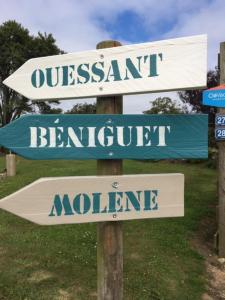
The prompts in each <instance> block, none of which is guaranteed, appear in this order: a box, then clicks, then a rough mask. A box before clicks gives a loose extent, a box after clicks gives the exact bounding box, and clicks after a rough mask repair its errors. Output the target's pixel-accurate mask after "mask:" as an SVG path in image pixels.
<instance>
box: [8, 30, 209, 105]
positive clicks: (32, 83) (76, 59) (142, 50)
mask: <svg viewBox="0 0 225 300" xmlns="http://www.w3.org/2000/svg"><path fill="white" fill-rule="evenodd" d="M206 74H207V37H206V35H197V36H191V37H184V38H177V39H171V40H163V41H158V42H152V43H144V44H136V45H128V46H121V47H114V48H109V49H100V50H92V51H86V52H79V53H71V54H63V55H56V56H48V57H40V58H34V59H31V60H28V61H27V62H26V63H25V64H24V65H22V66H21V67H20V68H19V69H18V70H17V71H16V72H14V73H13V74H12V75H11V76H9V77H8V78H7V79H5V81H4V82H3V83H4V84H5V85H7V86H8V87H10V88H11V89H13V90H15V91H17V92H18V93H20V94H22V95H24V96H25V97H27V98H29V99H35V100H50V99H69V98H82V97H84V98H87V97H95V96H105V95H116V94H117V95H118V94H137V93H146V92H158V91H177V90H181V89H183V90H186V89H193V88H203V87H205V86H206Z"/></svg>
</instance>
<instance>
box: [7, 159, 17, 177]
mask: <svg viewBox="0 0 225 300" xmlns="http://www.w3.org/2000/svg"><path fill="white" fill-rule="evenodd" d="M5 159H6V176H10V177H11V176H15V175H16V155H15V154H6V158H5Z"/></svg>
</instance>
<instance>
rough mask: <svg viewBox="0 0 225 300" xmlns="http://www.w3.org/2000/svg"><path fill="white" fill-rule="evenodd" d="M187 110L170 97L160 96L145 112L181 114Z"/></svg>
mask: <svg viewBox="0 0 225 300" xmlns="http://www.w3.org/2000/svg"><path fill="white" fill-rule="evenodd" d="M184 112H186V108H185V107H180V106H178V105H177V103H176V102H175V101H172V100H171V99H170V98H169V97H159V98H156V99H155V100H154V101H153V102H151V108H150V109H149V110H146V111H144V114H180V113H184Z"/></svg>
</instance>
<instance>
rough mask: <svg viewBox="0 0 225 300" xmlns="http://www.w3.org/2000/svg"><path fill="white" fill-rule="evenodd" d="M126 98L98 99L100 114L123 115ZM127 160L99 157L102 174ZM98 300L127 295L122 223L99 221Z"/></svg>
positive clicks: (117, 169) (113, 172) (117, 171)
mask: <svg viewBox="0 0 225 300" xmlns="http://www.w3.org/2000/svg"><path fill="white" fill-rule="evenodd" d="M117 46H121V44H120V43H119V42H117V41H103V42H101V43H99V44H98V45H97V49H103V48H111V47H117ZM122 113H123V97H122V96H110V97H98V98H97V114H122ZM122 164H123V161H122V160H121V159H115V160H106V159H105V160H97V174H98V175H121V174H122V173H123V165H122ZM97 230H98V248H97V268H98V300H121V299H122V298H123V232H122V222H116V221H115V222H101V223H99V224H98V229H97Z"/></svg>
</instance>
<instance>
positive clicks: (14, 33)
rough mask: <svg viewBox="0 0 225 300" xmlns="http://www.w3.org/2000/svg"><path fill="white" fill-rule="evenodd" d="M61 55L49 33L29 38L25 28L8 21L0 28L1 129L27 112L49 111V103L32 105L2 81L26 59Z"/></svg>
mask: <svg viewBox="0 0 225 300" xmlns="http://www.w3.org/2000/svg"><path fill="white" fill-rule="evenodd" d="M60 53H62V51H61V50H60V49H59V48H58V47H57V45H56V44H55V39H54V38H53V36H52V35H51V34H46V33H45V34H41V33H38V35H37V36H32V35H30V33H29V31H28V29H26V28H24V27H22V25H21V24H18V23H17V22H16V21H7V22H5V23H3V24H2V25H0V126H4V125H6V124H8V123H9V122H11V121H13V120H15V119H17V118H18V117H20V115H21V114H24V113H27V112H34V111H36V110H39V111H40V112H46V111H51V106H50V104H49V103H46V102H36V103H33V102H31V101H30V100H29V99H27V98H25V97H23V96H22V95H20V94H18V93H16V92H15V91H13V90H12V89H9V88H8V87H6V86H5V85H3V83H2V82H3V81H4V79H6V78H7V77H8V76H10V75H11V74H12V73H13V72H14V71H16V70H17V69H18V68H19V67H20V66H21V65H22V64H24V63H25V62H26V61H27V60H28V59H30V58H34V57H41V56H48V55H56V54H60ZM55 103H58V102H57V101H55Z"/></svg>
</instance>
